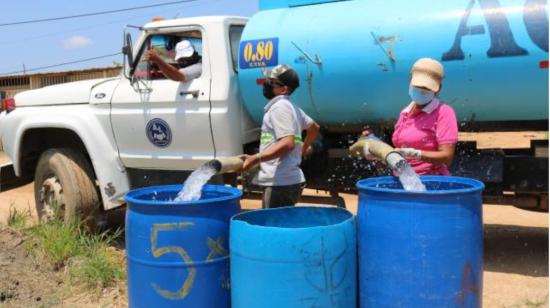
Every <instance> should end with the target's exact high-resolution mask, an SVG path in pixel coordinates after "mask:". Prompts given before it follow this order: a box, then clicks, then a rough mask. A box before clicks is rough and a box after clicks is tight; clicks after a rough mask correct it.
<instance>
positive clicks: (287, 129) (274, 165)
mask: <svg viewBox="0 0 550 308" xmlns="http://www.w3.org/2000/svg"><path fill="white" fill-rule="evenodd" d="M311 123H313V120H312V119H311V118H310V117H309V116H308V115H306V114H305V112H304V111H303V110H302V109H300V108H299V107H297V106H295V105H294V104H293V103H292V102H291V101H290V100H289V97H288V96H286V95H279V96H277V97H275V98H273V99H272V100H271V101H269V103H268V104H267V105H266V106H265V108H264V118H263V122H262V135H261V138H260V153H261V152H263V151H265V150H267V149H268V148H269V147H270V146H271V145H272V144H274V143H275V142H276V141H277V140H279V139H281V138H283V137H287V136H294V143H295V144H296V146H295V147H294V150H292V152H290V153H288V154H286V155H284V156H283V157H280V158H276V159H273V160H270V161H262V162H261V163H260V172H259V173H258V175H257V176H256V177H255V178H254V182H255V183H256V184H258V185H261V186H286V185H294V184H299V183H303V182H305V177H304V173H303V172H302V170H301V169H300V163H301V162H302V143H303V142H302V131H303V130H304V129H305V128H306V127H307V126H308V125H310V124H311Z"/></svg>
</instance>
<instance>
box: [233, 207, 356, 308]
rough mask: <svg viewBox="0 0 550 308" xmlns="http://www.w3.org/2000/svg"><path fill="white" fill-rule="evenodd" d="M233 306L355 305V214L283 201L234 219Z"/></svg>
mask: <svg viewBox="0 0 550 308" xmlns="http://www.w3.org/2000/svg"><path fill="white" fill-rule="evenodd" d="M230 254H231V300H232V307H233V308H250V307H262V308H270V307H273V308H281V307H285V308H293V307H341V308H347V307H349V308H355V307H356V280H357V273H356V262H357V259H356V257H357V255H356V238H355V222H354V217H353V215H352V214H351V213H350V212H348V211H346V210H344V209H341V208H327V207H284V208H277V209H266V210H257V211H252V212H247V213H242V214H239V215H236V216H235V217H233V218H232V219H231V241H230Z"/></svg>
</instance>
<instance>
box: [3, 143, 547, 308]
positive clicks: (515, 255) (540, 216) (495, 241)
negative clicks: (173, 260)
mask: <svg viewBox="0 0 550 308" xmlns="http://www.w3.org/2000/svg"><path fill="white" fill-rule="evenodd" d="M1 161H2V157H1V152H0V163H1ZM305 193H306V194H307V195H313V196H321V197H322V196H327V195H326V194H324V193H322V192H316V191H311V190H308V191H306V192H305ZM344 199H345V200H346V205H347V207H348V209H349V210H350V211H352V212H354V213H355V212H356V207H357V196H355V195H344ZM33 200H34V199H33V186H32V184H28V185H25V186H22V187H19V188H17V189H13V190H10V191H8V192H4V193H0V223H2V222H5V220H6V218H7V217H8V215H9V209H10V207H14V208H17V209H18V210H29V211H30V213H31V214H32V215H35V212H34V201H33ZM321 202H322V201H321ZM242 206H243V208H248V209H251V208H258V207H259V206H260V202H259V201H258V200H257V199H253V198H244V199H243V201H242ZM483 219H484V224H485V271H484V285H483V305H484V307H548V300H547V298H548V213H537V212H529V211H525V210H520V209H517V208H514V207H511V206H502V205H484V218H483ZM6 232H7V231H3V232H0V247H1V250H2V251H4V253H3V254H1V253H0V291H1V290H4V289H9V290H12V291H13V290H19V291H18V293H17V294H19V295H18V296H22V297H25V298H27V301H26V302H24V303H25V304H29V303H32V304H33V306H37V307H38V306H50V305H51V306H58V305H62V306H73V305H75V304H76V303H78V305H79V306H81V307H93V306H98V305H101V304H107V305H108V306H110V305H109V304H108V303H111V304H112V303H118V302H120V298H124V295H123V294H122V295H121V292H122V293H123V292H124V290H123V288H124V286H122V290H121V288H120V287H119V288H118V289H113V290H106V291H105V292H106V293H105V294H104V295H103V296H102V298H101V299H99V300H97V301H93V300H91V299H90V297H89V296H86V295H80V296H79V297H76V298H74V297H73V298H72V299H70V301H69V302H64V303H63V304H61V303H60V302H58V301H56V299H55V296H54V297H51V296H50V297H48V296H46V295H44V294H47V293H48V292H46V291H47V290H56V291H59V290H63V289H64V288H62V287H60V286H58V285H57V284H59V279H58V278H57V274H56V273H53V272H52V271H50V270H48V269H47V268H44V267H43V266H40V265H36V264H35V263H32V262H31V261H28V258H26V257H25V255H24V253H22V252H21V251H19V250H17V247H16V246H18V244H17V243H18V241H20V238H18V237H17V236H15V237H14V235H13V234H12V233H10V232H7V233H6ZM16 260H23V261H16ZM8 268H9V269H10V270H9V271H7V269H8ZM1 273H3V274H1ZM13 275H19V276H20V277H27V279H15V278H13V277H12V276H13ZM65 289H66V288H65ZM13 294H14V293H11V295H13ZM6 295H7V296H10V294H5V295H2V294H0V306H2V296H6ZM37 298H40V300H37ZM33 300H34V302H33ZM22 303H23V302H22ZM17 306H21V305H15V306H11V305H10V307H17ZM25 306H26V305H25Z"/></svg>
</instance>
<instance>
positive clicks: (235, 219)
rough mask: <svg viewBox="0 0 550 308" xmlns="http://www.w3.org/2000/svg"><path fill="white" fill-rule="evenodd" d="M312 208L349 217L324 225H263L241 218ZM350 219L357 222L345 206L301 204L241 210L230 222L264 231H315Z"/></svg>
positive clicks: (343, 223)
mask: <svg viewBox="0 0 550 308" xmlns="http://www.w3.org/2000/svg"><path fill="white" fill-rule="evenodd" d="M312 208H314V209H322V210H324V211H336V212H341V213H342V214H344V215H347V216H348V217H346V218H345V219H342V220H341V221H340V222H337V223H331V224H328V225H323V226H321V225H315V226H306V227H276V226H265V225H261V224H254V223H250V222H249V221H246V220H242V219H240V218H241V217H244V216H248V215H254V214H255V213H258V212H275V211H283V210H291V209H297V210H298V211H300V210H307V209H312ZM350 220H352V221H353V223H355V215H353V213H351V212H350V211H348V210H346V209H343V208H339V207H332V206H331V207H327V206H315V205H299V206H283V207H278V208H271V209H256V210H251V211H246V212H241V213H238V214H235V215H233V217H231V219H230V222H231V224H233V223H242V224H243V225H244V226H246V227H247V228H260V229H261V230H263V231H268V230H277V231H283V230H288V232H295V231H300V230H308V231H310V230H311V231H315V230H319V229H324V228H327V227H335V226H343V225H345V224H346V223H348V221H350Z"/></svg>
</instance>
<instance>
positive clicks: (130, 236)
mask: <svg viewBox="0 0 550 308" xmlns="http://www.w3.org/2000/svg"><path fill="white" fill-rule="evenodd" d="M181 188H182V186H181V185H169V186H157V187H147V188H141V189H136V190H132V191H130V192H128V193H127V194H126V197H125V199H126V201H127V202H128V208H127V211H126V256H127V264H128V304H129V306H130V307H175V306H179V307H230V304H231V303H230V290H229V289H230V276H229V247H228V240H229V220H230V218H231V216H233V215H234V214H236V213H238V212H239V211H240V203H239V199H240V197H241V195H242V193H241V191H240V190H238V189H236V188H231V187H224V186H214V185H205V186H204V188H203V195H202V197H201V199H200V200H198V201H189V202H180V203H177V202H174V201H171V200H173V199H174V198H175V197H176V195H177V193H178V192H179V191H180V190H181Z"/></svg>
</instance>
